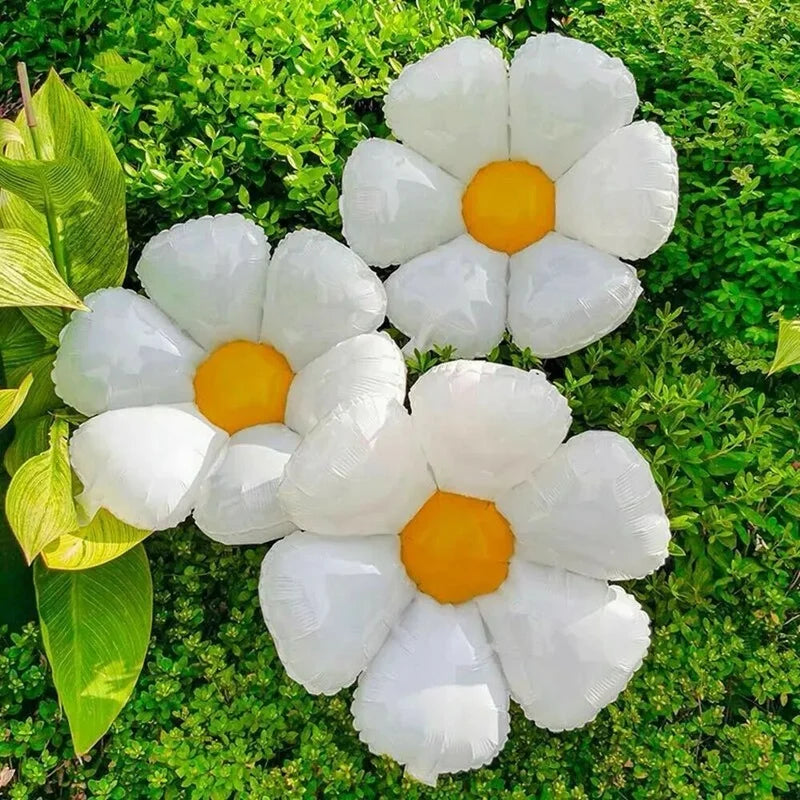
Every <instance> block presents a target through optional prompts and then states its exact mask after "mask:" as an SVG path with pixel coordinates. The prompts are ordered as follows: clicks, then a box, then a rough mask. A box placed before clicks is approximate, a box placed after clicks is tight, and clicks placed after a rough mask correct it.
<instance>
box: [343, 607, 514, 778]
mask: <svg viewBox="0 0 800 800" xmlns="http://www.w3.org/2000/svg"><path fill="white" fill-rule="evenodd" d="M352 712H353V725H354V726H355V728H356V730H358V731H359V734H360V737H361V740H362V741H363V742H364V743H365V744H366V745H367V746H368V747H369V749H370V750H371V751H372V752H373V753H376V754H378V755H388V756H391V757H392V758H393V759H395V761H399V762H400V763H401V764H405V765H406V771H407V772H408V774H410V775H411V776H412V777H414V778H416V779H417V780H419V781H422V782H423V783H427V784H430V785H435V783H436V778H437V777H438V776H439V775H441V774H442V773H448V772H461V771H462V770H468V769H477V768H478V767H482V766H484V765H485V764H488V763H489V762H490V761H491V760H492V759H493V758H494V757H495V756H496V755H497V754H498V753H499V752H500V751H501V750H502V749H503V746H504V745H505V743H506V739H507V738H508V689H507V688H506V684H505V681H504V679H503V675H502V673H501V671H500V668H499V666H498V664H497V660H496V659H495V657H494V655H493V653H492V651H491V648H490V647H489V644H488V643H487V641H486V633H485V632H484V629H483V624H482V623H481V619H480V615H479V614H478V610H477V607H476V606H475V604H474V603H463V604H461V605H458V606H452V605H441V604H439V603H437V602H436V601H435V600H434V599H433V598H431V597H428V596H427V595H418V596H417V598H416V599H415V600H414V602H413V603H412V604H411V606H410V607H409V608H408V610H407V611H406V613H405V614H404V615H403V616H402V617H401V618H400V622H399V623H398V624H397V625H395V627H394V629H393V630H392V633H391V634H390V636H389V638H388V639H387V641H386V644H384V646H383V647H382V648H381V649H380V651H379V652H378V655H377V656H376V657H375V659H374V661H373V662H372V663H371V664H370V665H369V666H368V667H367V669H366V671H365V672H364V674H363V675H362V676H361V678H360V680H359V682H358V688H357V689H356V691H355V695H354V697H353V705H352Z"/></svg>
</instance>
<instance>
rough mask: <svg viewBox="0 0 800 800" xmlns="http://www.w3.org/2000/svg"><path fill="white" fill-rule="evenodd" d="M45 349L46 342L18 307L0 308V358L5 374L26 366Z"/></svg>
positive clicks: (44, 351)
mask: <svg viewBox="0 0 800 800" xmlns="http://www.w3.org/2000/svg"><path fill="white" fill-rule="evenodd" d="M47 350H48V345H47V342H45V341H44V339H43V338H42V337H41V336H40V335H39V334H38V333H37V332H36V331H35V330H34V328H32V327H31V325H30V323H29V322H28V321H27V320H26V319H25V317H24V316H23V315H22V314H21V313H20V310H19V309H18V308H0V359H2V361H3V369H4V370H5V373H6V375H8V373H9V371H10V370H12V369H15V368H17V367H21V368H23V369H24V368H26V367H27V366H28V365H29V364H30V363H31V361H33V360H34V359H36V358H38V357H39V356H43V355H44V354H45V353H46V352H47Z"/></svg>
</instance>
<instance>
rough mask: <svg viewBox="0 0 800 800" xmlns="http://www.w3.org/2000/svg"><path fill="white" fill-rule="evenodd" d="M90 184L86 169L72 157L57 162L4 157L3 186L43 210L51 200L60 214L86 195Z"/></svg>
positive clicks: (0, 179)
mask: <svg viewBox="0 0 800 800" xmlns="http://www.w3.org/2000/svg"><path fill="white" fill-rule="evenodd" d="M88 185H89V175H88V173H87V172H86V168H85V167H84V166H83V164H82V163H81V162H80V161H78V159H77V158H73V157H72V156H68V157H66V158H60V159H57V160H55V161H35V160H18V159H13V158H6V157H4V156H0V188H2V189H5V190H6V191H9V192H11V193H12V194H15V195H17V196H18V197H21V198H22V199H23V200H26V201H27V202H28V203H30V204H31V205H32V206H33V207H34V208H35V209H36V210H37V211H40V212H43V211H44V210H45V206H46V203H48V202H50V203H51V204H52V207H53V209H54V210H55V211H56V213H58V214H60V213H63V212H64V211H66V210H67V209H68V208H69V207H70V206H72V205H74V204H75V203H77V202H79V201H80V200H81V199H82V198H83V197H84V195H85V194H86V189H87V187H88Z"/></svg>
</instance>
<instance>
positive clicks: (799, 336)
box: [767, 319, 800, 375]
mask: <svg viewBox="0 0 800 800" xmlns="http://www.w3.org/2000/svg"><path fill="white" fill-rule="evenodd" d="M795 364H800V319H782V320H781V321H780V323H779V325H778V347H777V349H776V350H775V360H774V361H773V362H772V366H771V367H770V368H769V372H768V373H767V374H768V375H772V374H773V373H775V372H779V371H780V370H782V369H786V367H793V366H794V365H795Z"/></svg>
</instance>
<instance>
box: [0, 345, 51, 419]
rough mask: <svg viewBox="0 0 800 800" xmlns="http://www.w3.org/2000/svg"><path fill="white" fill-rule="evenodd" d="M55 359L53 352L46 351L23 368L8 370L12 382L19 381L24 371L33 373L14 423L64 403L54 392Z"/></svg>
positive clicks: (39, 414) (36, 415) (37, 415)
mask: <svg viewBox="0 0 800 800" xmlns="http://www.w3.org/2000/svg"><path fill="white" fill-rule="evenodd" d="M55 359H56V354H55V353H48V354H47V355H44V356H41V358H37V359H35V360H34V361H32V362H31V363H30V364H28V365H27V366H25V367H23V368H17V369H13V370H10V371H9V373H8V379H9V381H10V382H12V383H19V381H20V380H21V379H22V378H23V377H24V376H25V373H26V372H31V373H32V374H33V387H32V388H31V390H30V392H28V396H27V397H26V398H25V402H24V403H23V404H22V408H20V410H19V412H18V413H17V419H16V423H20V422H22V421H23V420H28V419H32V418H33V417H39V416H41V415H42V414H44V413H46V412H47V411H50V410H51V409H53V408H57V407H58V406H63V405H64V402H63V401H62V400H61V398H59V396H58V395H57V394H56V391H55V387H54V386H53V378H52V377H51V376H52V372H53V362H54V361H55Z"/></svg>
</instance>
